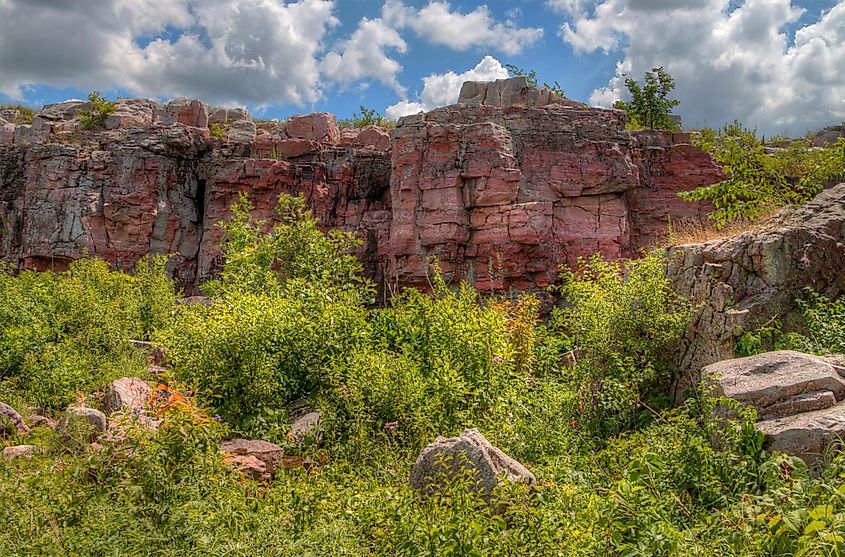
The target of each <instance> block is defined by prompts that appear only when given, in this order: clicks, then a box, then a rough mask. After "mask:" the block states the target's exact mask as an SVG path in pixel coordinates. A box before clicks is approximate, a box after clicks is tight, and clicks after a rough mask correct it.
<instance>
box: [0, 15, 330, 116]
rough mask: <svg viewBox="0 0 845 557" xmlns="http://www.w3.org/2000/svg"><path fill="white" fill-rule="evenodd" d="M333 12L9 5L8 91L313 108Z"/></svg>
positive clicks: (5, 27) (2, 35)
mask: <svg viewBox="0 0 845 557" xmlns="http://www.w3.org/2000/svg"><path fill="white" fill-rule="evenodd" d="M333 8H334V2H333V1H331V0H299V1H297V2H292V3H284V2H279V1H276V0H253V1H250V0H78V1H74V2H66V1H63V0H39V1H38V2H33V1H31V0H4V1H2V2H0V76H2V81H0V92H2V93H4V94H6V95H9V96H12V97H20V96H21V95H22V93H23V91H24V90H25V89H26V88H27V87H28V86H30V85H34V84H46V85H50V86H56V87H79V88H83V89H93V88H112V87H121V88H126V89H128V90H129V91H131V92H132V93H133V94H138V95H155V96H176V95H185V96H193V97H200V98H203V99H206V100H209V101H211V102H233V101H234V102H239V103H244V102H245V103H255V104H260V103H269V102H290V103H295V104H302V103H305V102H313V101H315V100H317V99H318V98H319V97H320V71H319V66H318V60H317V58H318V56H319V55H320V53H321V52H322V49H323V46H322V40H323V37H324V35H325V32H326V30H327V29H328V28H329V27H330V26H332V25H334V24H335V23H336V20H335V18H334V16H333V15H332V10H333ZM173 31H175V32H173Z"/></svg>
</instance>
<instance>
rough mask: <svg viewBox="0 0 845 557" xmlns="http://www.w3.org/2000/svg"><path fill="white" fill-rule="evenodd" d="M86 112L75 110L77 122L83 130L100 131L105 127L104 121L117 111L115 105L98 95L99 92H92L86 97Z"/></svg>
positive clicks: (113, 102)
mask: <svg viewBox="0 0 845 557" xmlns="http://www.w3.org/2000/svg"><path fill="white" fill-rule="evenodd" d="M88 104H89V105H91V108H90V109H88V110H77V111H76V112H77V114H78V115H79V122H80V123H81V124H82V129H84V130H101V129H103V128H104V127H105V126H106V119H108V117H109V116H111V115H112V114H114V112H115V111H116V110H117V103H116V102H115V101H110V100H108V99H106V98H105V97H104V96H102V95H101V94H100V92H99V91H92V92H91V93H90V94H89V95H88Z"/></svg>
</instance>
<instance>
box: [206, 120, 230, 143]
mask: <svg viewBox="0 0 845 557" xmlns="http://www.w3.org/2000/svg"><path fill="white" fill-rule="evenodd" d="M208 135H210V136H211V137H213V138H215V139H225V138H226V129H225V128H224V127H223V126H221V125H220V124H217V123H212V124H209V125H208Z"/></svg>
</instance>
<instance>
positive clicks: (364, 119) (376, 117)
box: [337, 105, 396, 128]
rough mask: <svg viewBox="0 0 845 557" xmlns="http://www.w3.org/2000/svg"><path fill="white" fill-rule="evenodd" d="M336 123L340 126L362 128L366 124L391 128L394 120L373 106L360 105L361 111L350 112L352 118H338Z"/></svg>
mask: <svg viewBox="0 0 845 557" xmlns="http://www.w3.org/2000/svg"><path fill="white" fill-rule="evenodd" d="M337 125H338V126H339V127H340V128H363V127H366V126H381V127H382V128H393V127H395V126H396V122H395V121H393V120H391V119H390V118H385V117H384V116H382V115H381V113H379V112H377V111H376V110H375V109H374V108H367V107H366V106H364V105H361V112H360V114H359V113H358V112H355V113H353V114H352V118H345V119H343V120H340V121H339V122H338V123H337Z"/></svg>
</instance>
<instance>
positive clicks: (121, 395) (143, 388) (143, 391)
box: [105, 377, 152, 414]
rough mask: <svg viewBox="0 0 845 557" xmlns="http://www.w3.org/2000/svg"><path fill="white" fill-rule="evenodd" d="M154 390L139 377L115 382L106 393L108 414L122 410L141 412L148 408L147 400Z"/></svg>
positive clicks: (124, 378)
mask: <svg viewBox="0 0 845 557" xmlns="http://www.w3.org/2000/svg"><path fill="white" fill-rule="evenodd" d="M150 392H152V388H151V387H150V386H149V385H148V384H147V383H146V382H145V381H144V380H143V379H138V378H137V377H121V378H120V379H117V380H116V381H113V382H112V383H111V385H109V388H108V390H107V391H106V398H105V407H106V412H107V413H109V414H111V413H113V412H118V411H121V410H126V411H133V410H134V411H138V412H140V411H141V410H143V409H144V408H146V406H147V399H148V398H149V396H150Z"/></svg>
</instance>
